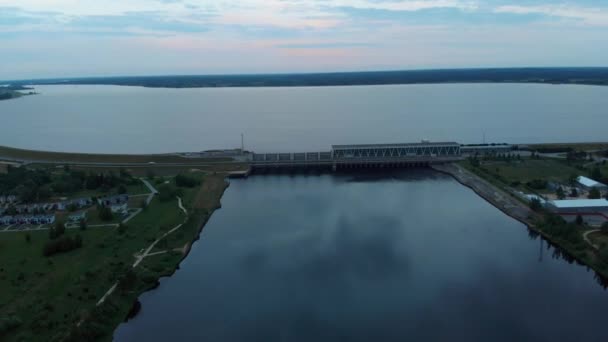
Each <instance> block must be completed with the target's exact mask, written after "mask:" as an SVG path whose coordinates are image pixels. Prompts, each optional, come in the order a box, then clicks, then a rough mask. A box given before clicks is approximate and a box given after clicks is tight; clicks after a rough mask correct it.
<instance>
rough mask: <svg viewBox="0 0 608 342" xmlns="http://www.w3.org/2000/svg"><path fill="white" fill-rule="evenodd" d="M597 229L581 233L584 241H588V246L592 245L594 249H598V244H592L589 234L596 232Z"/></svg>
mask: <svg viewBox="0 0 608 342" xmlns="http://www.w3.org/2000/svg"><path fill="white" fill-rule="evenodd" d="M599 231H600V230H599V229H594V230H589V231H586V232H585V233H583V239H584V240H585V242H586V243H588V244H589V246H591V247H593V249H595V250H596V251H599V250H600V246H598V245H594V244H593V242H591V240H589V235H590V234H593V233H597V232H599Z"/></svg>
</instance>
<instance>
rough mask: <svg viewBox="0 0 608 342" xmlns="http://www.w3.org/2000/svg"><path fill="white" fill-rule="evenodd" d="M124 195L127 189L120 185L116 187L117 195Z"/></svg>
mask: <svg viewBox="0 0 608 342" xmlns="http://www.w3.org/2000/svg"><path fill="white" fill-rule="evenodd" d="M126 193H127V187H126V186H124V184H120V185H119V186H118V194H119V195H124V194H126Z"/></svg>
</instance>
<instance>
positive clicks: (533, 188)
mask: <svg viewBox="0 0 608 342" xmlns="http://www.w3.org/2000/svg"><path fill="white" fill-rule="evenodd" d="M574 152H575V153H578V152H579V151H577V150H574ZM460 165H461V166H463V167H464V168H466V169H468V170H470V171H471V172H473V173H475V174H477V175H478V176H480V177H482V178H484V179H486V180H487V181H489V182H490V183H492V184H493V185H494V186H496V187H498V188H500V189H503V190H505V191H506V192H507V193H513V192H512V190H513V189H516V190H521V191H523V192H525V193H540V194H544V195H548V194H553V193H554V192H555V193H556V197H557V198H564V197H565V191H564V189H562V188H561V186H559V187H558V188H557V189H555V190H554V191H551V190H549V183H554V184H568V185H572V184H574V183H575V180H576V176H577V175H584V174H589V175H591V174H592V173H594V172H597V171H594V169H595V168H596V166H595V165H593V164H590V163H589V162H588V161H587V160H585V159H583V160H575V159H570V160H569V159H555V158H551V159H549V158H542V157H540V155H536V156H533V157H531V158H513V157H506V156H491V157H484V158H471V159H469V160H467V161H463V162H461V163H460ZM596 175H597V174H596ZM578 195H579V193H578V191H577V190H576V188H572V190H571V193H570V196H572V197H578ZM589 197H591V198H599V196H598V192H597V191H591V193H590V195H589ZM519 199H520V200H521V201H524V200H523V199H521V198H519ZM528 205H529V206H530V208H531V209H532V210H533V211H534V214H533V215H531V216H530V217H529V218H528V223H529V225H530V226H531V227H533V229H534V230H535V231H537V232H540V233H541V234H542V235H543V236H544V237H545V238H547V239H549V240H550V241H551V242H553V243H555V244H557V245H558V246H559V247H561V248H562V249H563V250H564V251H566V252H567V253H568V255H570V256H572V257H574V258H576V259H578V260H579V261H581V262H583V263H585V264H587V265H588V266H590V267H592V268H593V269H594V270H596V271H597V272H598V273H600V274H602V275H603V276H604V277H608V258H605V256H608V232H607V233H602V235H605V236H606V239H605V240H604V241H602V244H601V245H600V250H599V251H598V250H595V249H594V248H593V247H592V246H591V245H590V244H589V243H587V242H585V240H584V239H583V233H584V232H585V231H586V230H588V229H589V227H587V226H586V225H585V223H584V222H583V218H582V217H581V216H578V217H577V218H576V220H575V222H572V223H567V222H566V221H564V220H563V219H562V218H561V217H559V216H557V215H554V214H552V213H549V212H547V211H546V210H545V208H543V206H542V205H541V202H540V201H539V200H538V199H532V200H531V201H529V202H528ZM606 229H607V230H608V227H607V228H606ZM596 238H597V236H596ZM593 241H595V239H594V240H593ZM602 254H604V256H602Z"/></svg>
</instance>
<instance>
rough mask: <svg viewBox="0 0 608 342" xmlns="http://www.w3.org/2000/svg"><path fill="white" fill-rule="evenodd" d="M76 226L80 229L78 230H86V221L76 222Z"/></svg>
mask: <svg viewBox="0 0 608 342" xmlns="http://www.w3.org/2000/svg"><path fill="white" fill-rule="evenodd" d="M78 225H79V227H80V230H87V220H85V219H83V218H82V219H80V222H78Z"/></svg>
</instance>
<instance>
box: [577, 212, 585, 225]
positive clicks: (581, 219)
mask: <svg viewBox="0 0 608 342" xmlns="http://www.w3.org/2000/svg"><path fill="white" fill-rule="evenodd" d="M583 223H584V221H583V217H582V216H581V215H576V224H578V225H579V226H582V225H583Z"/></svg>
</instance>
